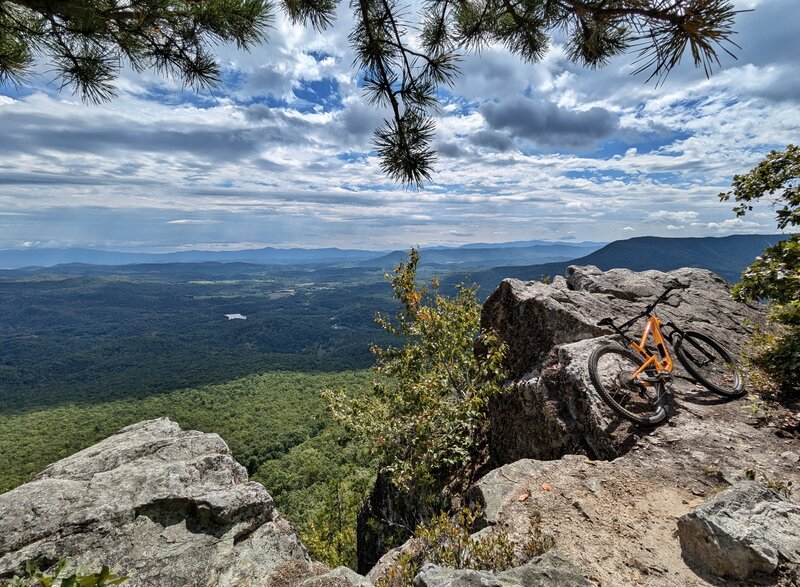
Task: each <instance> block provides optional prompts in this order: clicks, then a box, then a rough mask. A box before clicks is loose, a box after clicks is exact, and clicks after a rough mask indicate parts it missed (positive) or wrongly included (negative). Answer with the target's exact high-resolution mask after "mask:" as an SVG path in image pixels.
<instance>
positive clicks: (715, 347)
mask: <svg viewBox="0 0 800 587" xmlns="http://www.w3.org/2000/svg"><path fill="white" fill-rule="evenodd" d="M675 354H676V355H677V357H678V360H679V361H680V362H681V365H683V367H684V368H685V369H686V371H687V372H688V373H689V375H691V376H692V377H693V378H694V379H695V380H696V381H697V382H698V383H700V384H702V385H703V386H704V387H706V388H707V389H708V390H710V391H713V392H714V393H718V394H720V395H724V396H727V397H737V396H740V395H742V394H743V393H744V378H743V377H742V373H741V371H740V370H739V367H738V366H737V365H736V362H735V361H734V360H733V358H731V355H730V353H728V351H726V350H725V349H724V348H723V347H722V345H721V344H719V343H718V342H717V341H715V340H714V339H713V338H710V337H708V336H706V335H705V334H701V333H699V332H694V331H691V330H687V331H686V332H684V333H683V336H682V337H680V339H679V340H678V342H677V344H676V345H675Z"/></svg>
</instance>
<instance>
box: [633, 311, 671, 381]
mask: <svg viewBox="0 0 800 587" xmlns="http://www.w3.org/2000/svg"><path fill="white" fill-rule="evenodd" d="M661 324H662V322H661V320H659V319H658V317H656V316H650V318H649V319H648V320H647V324H645V327H644V332H643V333H642V340H641V341H640V342H638V343H637V342H636V341H635V340H632V341H631V346H632V347H633V348H634V350H636V351H637V352H638V353H639V354H641V355H642V356H644V359H645V361H644V364H642V366H641V367H639V368H638V369H637V370H636V372H634V374H633V376H632V377H631V379H636V378H637V377H639V375H640V374H641V373H642V372H643V371H644V370H645V369H651V368H653V367H655V369H656V371H658V372H659V373H661V372H666V373H672V366H673V365H672V357H671V356H670V354H669V351H667V345H666V344H664V337H663V336H661ZM651 336H652V337H653V342H654V343H655V345H656V349H658V354H657V355H651V354H650V353H649V352H647V348H646V347H645V344H646V343H647V339H648V337H651ZM659 355H660V357H661V358H660V359H659Z"/></svg>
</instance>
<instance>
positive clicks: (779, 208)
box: [719, 145, 800, 397]
mask: <svg viewBox="0 0 800 587" xmlns="http://www.w3.org/2000/svg"><path fill="white" fill-rule="evenodd" d="M732 187H733V189H732V190H730V191H728V192H724V193H721V194H720V195H719V197H720V199H722V200H723V201H728V200H730V199H731V198H734V200H735V201H736V202H737V204H738V205H737V206H735V207H734V208H733V210H734V212H736V215H737V216H743V215H745V214H746V213H747V212H750V211H751V210H752V209H753V205H754V202H757V201H759V200H761V199H762V198H763V197H765V196H767V197H768V198H770V200H771V205H772V208H773V209H774V210H775V214H776V220H777V223H778V228H779V229H780V230H786V229H787V228H794V227H797V226H800V147H796V146H794V145H788V146H787V147H786V149H785V150H783V151H771V152H770V153H769V154H768V155H767V156H766V157H765V158H764V160H763V161H762V162H761V163H759V164H758V165H757V166H756V167H754V168H753V169H751V170H750V171H749V172H748V173H746V174H745V175H736V176H734V178H733V184H732ZM733 294H734V296H735V297H737V298H738V299H740V300H758V299H763V298H767V299H769V303H770V314H769V318H770V321H771V322H773V323H777V324H780V325H782V326H783V327H784V330H783V332H782V333H779V334H777V335H762V336H765V338H762V339H761V340H758V341H756V346H757V347H759V348H761V349H762V350H761V352H760V353H759V355H758V356H757V357H756V358H755V361H754V362H755V364H756V365H757V366H759V367H761V368H763V369H764V370H765V371H766V372H767V373H768V374H769V375H770V376H771V377H772V378H773V379H774V380H775V382H776V383H777V385H778V386H779V387H780V388H781V390H782V391H783V392H785V393H788V394H790V395H791V396H794V397H798V396H800V235H798V234H792V235H790V236H789V238H787V239H786V240H783V241H781V242H779V243H778V244H776V245H774V246H772V247H768V248H766V249H764V252H763V253H762V254H761V256H759V257H758V258H757V259H756V261H755V262H754V263H753V264H751V265H750V266H749V267H748V268H747V269H745V271H744V273H743V274H742V281H741V282H740V283H738V284H736V286H734V288H733Z"/></svg>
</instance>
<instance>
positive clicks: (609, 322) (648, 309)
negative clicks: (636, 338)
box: [597, 281, 689, 331]
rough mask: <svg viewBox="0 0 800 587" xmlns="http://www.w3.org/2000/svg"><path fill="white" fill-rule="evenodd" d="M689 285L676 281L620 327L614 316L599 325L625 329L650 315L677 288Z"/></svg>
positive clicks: (684, 287)
mask: <svg viewBox="0 0 800 587" xmlns="http://www.w3.org/2000/svg"><path fill="white" fill-rule="evenodd" d="M688 287H689V285H688V284H685V283H681V282H679V281H676V282H675V284H674V285H670V286H668V287H667V289H665V290H664V291H663V292H662V294H661V295H660V296H658V297H657V298H656V300H655V301H654V302H653V303H652V304H650V305H648V306H647V307H646V308H645V309H644V311H643V312H642V313H641V314H637V315H636V316H634V317H633V318H631V319H630V320H628V321H627V322H625V323H624V324H622V325H620V326H619V327H617V326H616V325H615V324H614V319H613V318H603V319H602V320H600V322H598V323H597V325H598V326H606V325H609V326H611V327H612V328H613V329H614V330H619V331H623V330H624V329H626V328H628V327H629V326H631V325H632V324H633V323H634V322H636V321H637V320H638V319H639V318H643V317H644V316H649V315H650V313H651V312H652V311H653V310H655V308H656V306H657V305H658V304H660V303H661V302H663V301H664V300H666V299H667V298H668V297H669V295H670V294H671V293H672V292H673V291H674V290H676V289H687V288H688Z"/></svg>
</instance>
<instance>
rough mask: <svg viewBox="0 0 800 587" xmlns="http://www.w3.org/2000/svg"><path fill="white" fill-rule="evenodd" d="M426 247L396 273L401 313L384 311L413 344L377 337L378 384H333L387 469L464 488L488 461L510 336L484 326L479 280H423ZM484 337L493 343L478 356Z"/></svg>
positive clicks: (335, 396)
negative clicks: (488, 430) (361, 387)
mask: <svg viewBox="0 0 800 587" xmlns="http://www.w3.org/2000/svg"><path fill="white" fill-rule="evenodd" d="M418 262H419V254H418V253H417V251H416V250H414V249H412V250H411V252H410V253H409V258H408V262H407V263H400V265H398V267H397V268H396V269H395V271H394V275H393V276H388V275H387V278H390V279H391V282H392V288H393V290H394V295H395V297H396V298H397V299H398V300H399V301H400V303H401V304H402V311H401V312H399V313H398V315H397V317H396V320H395V321H394V322H393V321H391V320H389V319H387V318H386V317H384V316H380V315H379V316H378V318H377V322H378V324H380V325H381V326H382V327H383V328H384V329H385V330H386V331H387V332H390V333H392V334H394V335H397V336H398V337H399V338H400V339H401V340H402V341H403V345H402V346H400V347H389V348H386V349H383V348H379V347H373V349H372V351H373V353H374V355H375V359H376V361H375V367H374V370H375V373H376V375H377V378H376V381H375V383H374V393H373V394H372V395H367V396H363V397H353V396H350V395H348V394H347V393H346V392H345V391H338V392H333V391H329V392H327V393H326V395H325V397H326V399H327V401H328V405H329V406H330V408H331V410H332V412H333V415H334V417H335V418H336V419H337V420H338V421H339V422H340V423H342V424H343V425H344V426H345V428H346V429H347V430H348V431H350V432H351V433H352V434H353V435H354V437H355V438H356V439H358V440H360V441H361V442H363V443H364V444H365V445H366V446H367V447H368V448H369V450H370V451H371V452H372V453H373V454H375V455H376V456H377V457H378V460H379V465H380V467H381V469H382V471H383V472H384V473H385V474H387V475H388V476H389V478H390V479H391V481H392V483H393V484H394V485H395V486H396V487H398V488H399V489H401V490H403V491H411V490H413V489H415V488H418V489H436V490H444V491H445V492H448V491H449V492H453V491H458V489H460V487H459V488H455V487H454V484H458V485H461V484H463V483H469V482H470V480H471V478H472V476H473V475H472V474H471V472H473V471H475V470H476V469H478V468H479V467H480V465H482V464H483V459H484V454H483V453H484V451H483V448H484V433H485V427H486V415H485V407H486V404H487V401H488V399H489V397H491V396H492V395H493V394H495V393H497V392H498V391H499V390H500V385H501V382H502V380H503V371H502V368H501V361H502V358H503V350H504V349H503V346H502V345H501V344H500V342H499V341H498V339H497V338H496V337H495V336H494V335H493V334H491V333H486V332H481V331H480V304H479V303H478V301H477V298H476V288H475V287H466V286H459V288H458V292H457V294H456V296H455V297H452V298H451V297H447V296H443V295H441V294H440V293H439V291H438V288H439V285H438V282H437V281H436V280H435V279H434V280H433V282H432V291H430V290H429V289H428V288H427V287H420V286H419V285H418V284H417V282H416V272H417V264H418ZM477 340H480V341H481V344H482V347H483V348H485V349H487V352H486V354H485V358H483V359H478V358H477V357H476V356H475V352H474V350H473V347H474V344H475V342H476V341H477Z"/></svg>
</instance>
